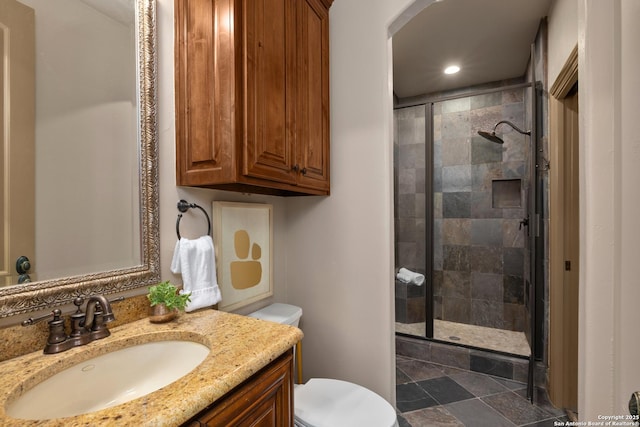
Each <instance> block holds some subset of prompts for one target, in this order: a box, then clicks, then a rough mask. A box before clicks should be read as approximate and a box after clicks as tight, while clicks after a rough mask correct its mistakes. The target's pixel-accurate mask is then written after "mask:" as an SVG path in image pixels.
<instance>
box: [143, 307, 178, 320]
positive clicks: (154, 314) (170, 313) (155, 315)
mask: <svg viewBox="0 0 640 427" xmlns="http://www.w3.org/2000/svg"><path fill="white" fill-rule="evenodd" d="M150 311H151V314H149V321H150V322H151V323H165V322H170V321H172V320H173V319H175V318H176V316H177V315H178V310H176V309H173V310H169V309H168V308H167V306H166V305H164V304H162V303H160V304H156V305H154V306H153V307H151V310H150Z"/></svg>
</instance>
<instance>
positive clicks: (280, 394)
mask: <svg viewBox="0 0 640 427" xmlns="http://www.w3.org/2000/svg"><path fill="white" fill-rule="evenodd" d="M293 417H294V416H293V352H292V350H289V351H287V352H286V353H285V354H283V355H282V356H280V357H279V358H278V359H276V360H275V361H273V362H271V363H270V364H269V365H267V366H266V367H265V368H263V369H262V370H260V371H259V372H258V373H256V374H255V375H253V376H252V377H251V378H249V379H248V380H246V381H245V382H244V383H242V384H240V385H239V386H238V387H236V388H235V389H233V390H232V391H231V392H229V393H228V394H227V395H226V396H225V397H223V398H222V399H220V400H219V401H217V402H215V403H214V404H212V405H211V406H209V407H208V408H206V409H205V410H203V411H202V412H201V413H200V414H198V415H196V416H195V417H194V418H193V419H192V420H191V421H189V422H187V423H185V424H184V426H185V427H186V426H189V427H195V426H220V427H228V426H238V427H243V426H255V427H289V426H293Z"/></svg>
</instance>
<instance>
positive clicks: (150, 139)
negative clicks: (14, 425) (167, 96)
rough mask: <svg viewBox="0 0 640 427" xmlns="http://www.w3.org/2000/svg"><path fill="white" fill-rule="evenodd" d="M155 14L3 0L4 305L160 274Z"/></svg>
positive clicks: (101, 3)
mask: <svg viewBox="0 0 640 427" xmlns="http://www.w3.org/2000/svg"><path fill="white" fill-rule="evenodd" d="M155 24H156V22H155V0H0V50H1V55H0V60H1V61H2V66H0V94H1V95H2V97H1V98H0V99H2V102H0V143H1V144H2V149H0V228H1V230H0V231H1V232H0V317H7V316H12V315H17V314H21V313H26V312H30V311H36V310H40V309H44V308H47V307H52V306H57V305H62V304H66V303H69V302H70V301H72V300H73V299H74V298H75V297H76V296H86V295H89V294H93V293H102V294H111V293H118V292H124V291H128V290H131V289H134V288H139V287H145V286H148V285H150V284H153V283H155V282H157V281H158V280H159V277H160V272H159V228H158V189H157V185H158V177H157V163H158V154H157V150H158V148H157V129H156V94H155V86H156V45H155V43H156V42H155V40H156V37H155ZM26 260H28V261H26Z"/></svg>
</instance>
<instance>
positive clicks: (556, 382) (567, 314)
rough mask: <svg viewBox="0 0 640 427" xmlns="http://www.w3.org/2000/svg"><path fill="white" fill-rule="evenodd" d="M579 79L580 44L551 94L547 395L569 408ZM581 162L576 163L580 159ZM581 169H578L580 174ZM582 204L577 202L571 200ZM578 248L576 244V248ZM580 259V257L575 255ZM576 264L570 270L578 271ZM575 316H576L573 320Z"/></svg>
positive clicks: (574, 332)
mask: <svg viewBox="0 0 640 427" xmlns="http://www.w3.org/2000/svg"><path fill="white" fill-rule="evenodd" d="M577 83H578V46H577V45H576V46H575V47H574V49H573V51H572V52H571V54H570V55H569V57H568V59H567V61H566V62H565V64H564V66H563V68H562V70H561V71H560V73H559V75H558V77H557V79H556V80H555V82H554V84H553V86H552V87H551V90H550V92H549V94H550V95H551V96H550V97H549V138H550V143H549V146H550V152H549V156H550V164H551V165H552V166H551V168H550V170H549V172H550V176H549V178H550V179H549V198H550V203H549V218H550V221H549V383H548V391H549V397H550V399H551V401H552V402H553V403H554V405H556V406H558V407H561V408H567V409H570V410H575V409H577V387H578V384H577V375H575V376H574V375H572V374H571V369H569V368H570V366H572V365H573V366H574V367H575V366H577V364H578V346H577V339H578V338H577V337H578V319H577V316H578V299H577V290H574V291H575V293H576V295H573V294H572V293H570V292H566V289H565V288H566V287H565V247H566V245H567V244H568V243H569V242H568V239H567V237H566V235H565V232H564V227H563V225H564V224H565V221H567V220H568V219H569V213H568V212H566V211H565V203H566V202H567V200H566V199H567V197H568V194H567V192H566V191H565V189H566V188H567V187H568V185H569V184H570V183H569V182H568V181H569V179H568V178H567V177H566V175H565V165H566V164H567V163H566V162H567V161H570V159H567V158H566V156H565V152H566V151H565V150H566V149H568V148H569V147H568V145H569V141H568V140H567V138H565V136H566V132H568V130H569V129H568V125H569V124H568V123H567V120H566V113H567V111H568V107H567V105H566V101H567V97H568V96H569V95H571V93H572V89H573V88H574V87H575V85H576V84H577ZM576 166H577V161H576ZM577 170H578V169H577V168H576V169H574V173H577ZM569 202H570V203H576V204H577V203H578V201H577V200H573V201H569ZM576 248H577V246H576ZM575 261H576V263H577V258H576V260H575ZM577 267H578V266H577V265H575V266H572V269H573V268H575V269H576V270H577ZM572 317H575V319H573V321H572Z"/></svg>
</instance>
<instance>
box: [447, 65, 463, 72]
mask: <svg viewBox="0 0 640 427" xmlns="http://www.w3.org/2000/svg"><path fill="white" fill-rule="evenodd" d="M458 71H460V67H458V66H457V65H449V66H448V67H447V68H445V69H444V73H445V74H455V73H457V72H458Z"/></svg>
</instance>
